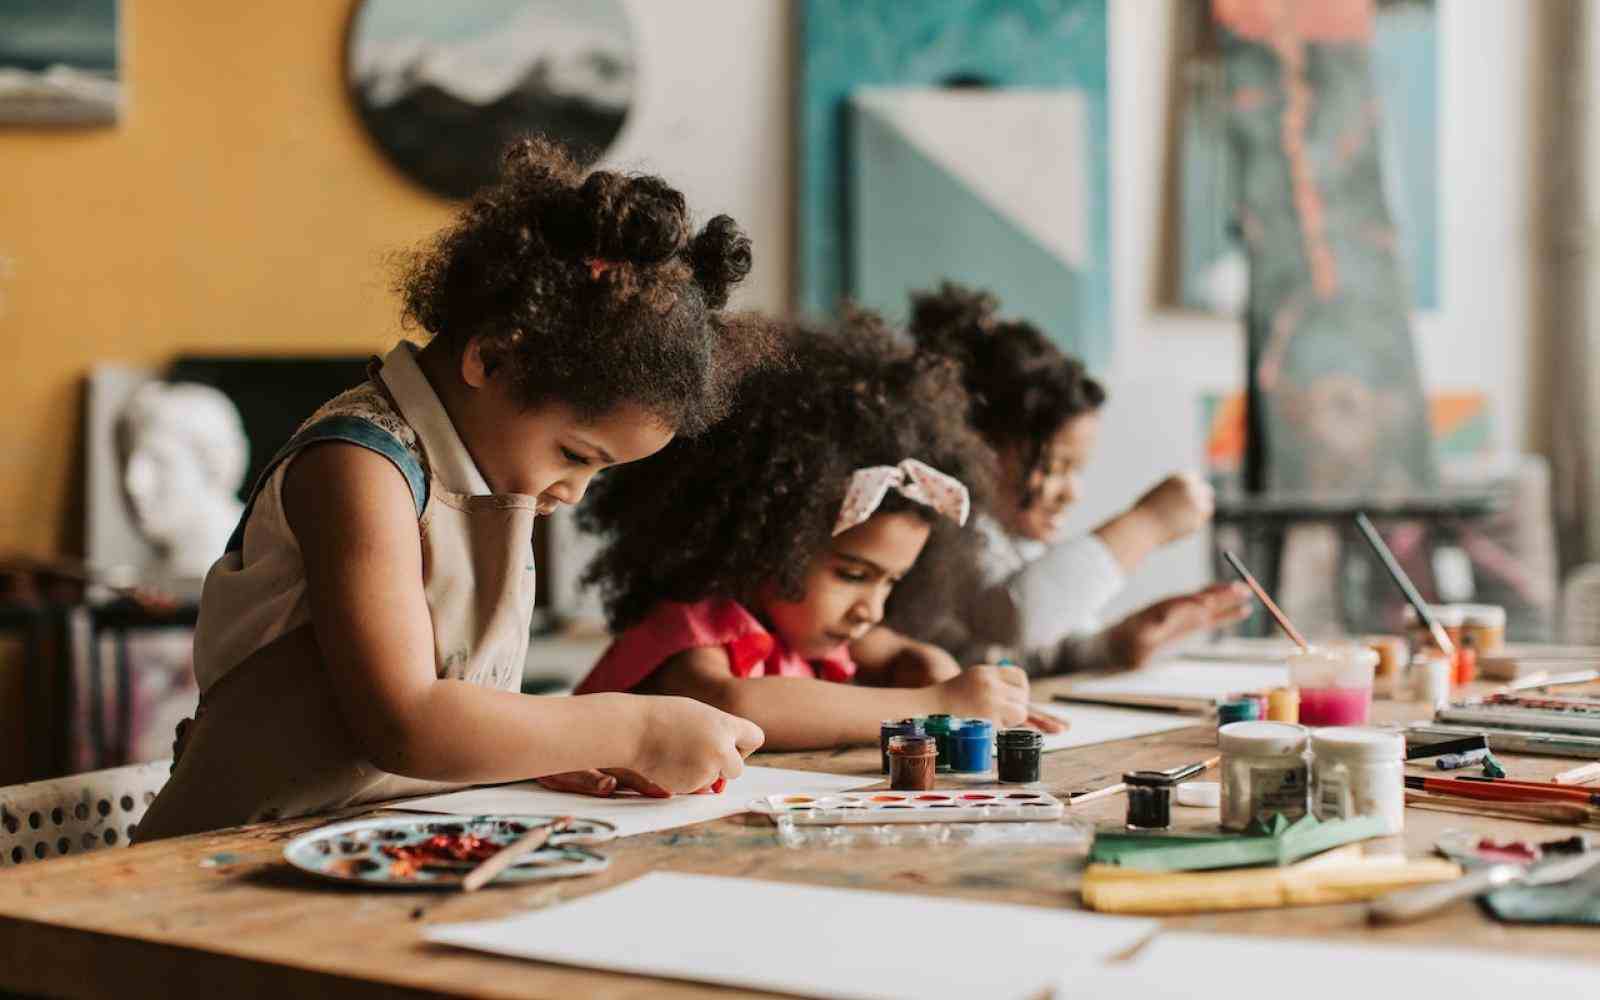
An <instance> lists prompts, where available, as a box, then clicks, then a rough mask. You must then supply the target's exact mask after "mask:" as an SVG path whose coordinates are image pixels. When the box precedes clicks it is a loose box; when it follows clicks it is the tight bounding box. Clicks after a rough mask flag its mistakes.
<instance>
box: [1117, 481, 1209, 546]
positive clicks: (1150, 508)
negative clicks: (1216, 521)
mask: <svg viewBox="0 0 1600 1000" xmlns="http://www.w3.org/2000/svg"><path fill="white" fill-rule="evenodd" d="M1216 506H1217V496H1216V491H1214V490H1213V489H1212V488H1211V485H1210V484H1209V483H1207V482H1206V481H1205V480H1203V479H1201V478H1200V477H1199V476H1197V475H1195V474H1194V473H1192V472H1183V473H1177V474H1174V475H1171V476H1168V477H1167V478H1165V479H1163V480H1162V481H1161V482H1159V483H1157V484H1156V485H1155V486H1153V487H1151V488H1150V490H1149V492H1147V493H1145V495H1144V496H1142V497H1140V498H1139V500H1138V502H1137V503H1135V504H1134V505H1133V509H1134V511H1135V512H1138V513H1140V514H1143V515H1145V516H1146V517H1147V518H1149V520H1150V522H1151V524H1152V525H1153V526H1154V527H1155V529H1156V531H1157V533H1158V537H1159V539H1160V541H1161V544H1163V545H1165V544H1167V543H1169V542H1175V541H1177V540H1178V539H1180V538H1186V537H1188V536H1189V535H1192V534H1194V533H1195V532H1196V531H1199V530H1200V529H1201V528H1202V527H1204V526H1205V524H1206V522H1207V521H1209V520H1211V514H1212V512H1213V511H1215V510H1216Z"/></svg>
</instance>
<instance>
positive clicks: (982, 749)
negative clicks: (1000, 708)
mask: <svg viewBox="0 0 1600 1000" xmlns="http://www.w3.org/2000/svg"><path fill="white" fill-rule="evenodd" d="M949 740H950V770H952V771H957V772H960V773H962V774H983V773H985V772H986V771H988V770H989V766H990V763H991V762H992V761H993V760H994V724H993V723H991V722H988V721H986V720H984V719H968V720H966V723H965V724H964V725H963V726H962V727H961V728H960V729H956V730H954V731H952V732H951V733H950V737H949Z"/></svg>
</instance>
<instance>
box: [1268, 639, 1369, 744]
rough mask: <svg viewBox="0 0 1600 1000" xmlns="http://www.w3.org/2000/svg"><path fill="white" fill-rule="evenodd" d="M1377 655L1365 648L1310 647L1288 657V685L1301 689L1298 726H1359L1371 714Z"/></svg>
mask: <svg viewBox="0 0 1600 1000" xmlns="http://www.w3.org/2000/svg"><path fill="white" fill-rule="evenodd" d="M1377 668H1378V654H1377V653H1374V652H1373V651H1372V650H1370V649H1368V648H1366V647H1365V646H1357V645H1354V644H1342V645H1341V644H1334V645H1328V646H1313V647H1311V648H1310V649H1308V650H1304V651H1302V652H1298V653H1293V654H1291V655H1290V657H1289V681H1290V683H1292V684H1293V685H1294V686H1295V687H1297V688H1299V689H1300V723H1301V725H1306V726H1359V725H1361V724H1362V723H1364V722H1366V721H1367V714H1368V713H1369V712H1371V711H1372V678H1373V675H1374V673H1375V672H1376V671H1377Z"/></svg>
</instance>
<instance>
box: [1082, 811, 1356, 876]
mask: <svg viewBox="0 0 1600 1000" xmlns="http://www.w3.org/2000/svg"><path fill="white" fill-rule="evenodd" d="M1381 836H1383V824H1382V823H1381V822H1380V821H1378V820H1376V819H1373V818H1371V817H1365V816H1364V817H1359V818H1357V819H1345V820H1328V821H1326V822H1324V821H1322V820H1318V819H1317V818H1316V817H1315V816H1302V817H1301V818H1300V819H1298V820H1296V821H1294V822H1292V823H1291V822H1289V821H1288V820H1287V819H1285V818H1284V817H1281V816H1280V817H1277V818H1276V819H1274V820H1273V821H1272V822H1271V823H1270V824H1261V825H1258V826H1256V827H1255V828H1253V829H1252V831H1251V832H1250V833H1243V834H1240V833H1221V834H1216V833H1175V834H1159V833H1158V834H1147V833H1133V832H1121V831H1116V830H1109V831H1101V832H1099V833H1097V834H1096V836H1095V840H1094V846H1093V847H1092V848H1090V850H1089V862H1090V863H1091V864H1103V865H1115V866H1120V867H1124V868H1137V869H1139V870H1140V871H1147V872H1179V871H1205V870H1208V869H1214V868H1245V867H1251V866H1256V865H1273V866H1276V867H1281V866H1283V865H1287V864H1292V863H1294V862H1296V861H1300V860H1302V859H1304V858H1309V857H1311V856H1312V855H1314V854H1321V853H1322V852H1323V851H1328V850H1332V849H1333V848H1336V847H1342V846H1344V845H1346V844H1353V843H1356V842H1357V841H1361V840H1369V839H1371V838H1373V837H1381Z"/></svg>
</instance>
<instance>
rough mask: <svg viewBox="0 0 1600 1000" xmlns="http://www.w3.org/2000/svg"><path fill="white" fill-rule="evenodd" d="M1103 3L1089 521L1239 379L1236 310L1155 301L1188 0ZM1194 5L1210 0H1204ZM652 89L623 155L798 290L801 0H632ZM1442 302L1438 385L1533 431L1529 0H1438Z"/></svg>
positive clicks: (1191, 443) (1153, 566)
mask: <svg viewBox="0 0 1600 1000" xmlns="http://www.w3.org/2000/svg"><path fill="white" fill-rule="evenodd" d="M1182 2H1190V0H1114V2H1111V3H1110V25H1111V27H1110V46H1111V97H1110V99H1111V118H1112V122H1111V141H1112V152H1111V156H1112V166H1111V176H1112V198H1113V204H1112V218H1111V224H1112V234H1111V242H1112V254H1113V258H1114V260H1113V264H1114V268H1113V305H1112V310H1113V318H1114V322H1115V326H1116V331H1117V342H1116V351H1115V356H1114V361H1113V365H1112V369H1111V371H1110V372H1108V373H1107V374H1108V381H1109V382H1110V385H1111V389H1112V396H1111V404H1110V408H1109V410H1108V411H1107V414H1106V416H1107V420H1106V421H1105V424H1106V427H1105V434H1104V438H1103V443H1102V445H1101V448H1100V453H1099V455H1098V457H1097V458H1096V459H1095V461H1094V462H1093V464H1092V466H1091V468H1090V469H1089V472H1088V481H1089V495H1088V497H1087V499H1086V500H1085V502H1084V503H1083V505H1082V509H1081V510H1080V511H1079V512H1078V514H1077V516H1076V518H1075V524H1076V525H1078V526H1080V527H1083V528H1088V527H1091V526H1092V525H1093V524H1094V523H1096V522H1098V521H1099V520H1101V519H1103V518H1104V517H1105V516H1107V515H1108V514H1110V513H1112V512H1114V511H1115V510H1116V509H1118V508H1119V507H1120V506H1121V505H1124V504H1126V503H1128V502H1129V501H1130V500H1131V499H1132V498H1133V497H1134V496H1135V495H1137V493H1138V492H1139V491H1140V490H1142V489H1143V488H1144V487H1145V486H1146V485H1148V484H1149V483H1151V482H1152V481H1154V480H1155V479H1157V478H1159V477H1160V476H1161V475H1162V474H1164V473H1165V472H1167V471H1169V470H1172V469H1175V468H1183V467H1193V466H1197V465H1198V464H1199V460H1200V428H1199V420H1198V413H1197V409H1198V404H1197V402H1196V400H1197V397H1198V395H1199V394H1200V393H1201V392H1202V391H1206V390H1212V391H1215V390H1217V389H1228V388H1233V387H1237V386H1239V385H1241V384H1242V377H1243V376H1242V371H1243V362H1244V346H1243V343H1242V335H1241V333H1240V330H1239V325H1238V323H1237V322H1233V321H1226V320H1218V319H1215V318H1211V317H1205V316H1200V315H1192V314H1180V313H1174V312H1171V311H1166V310H1163V309H1160V308H1158V307H1157V306H1156V305H1155V304H1154V298H1155V291H1154V289H1155V283H1156V276H1157V274H1158V273H1159V266H1160V259H1161V258H1160V256H1159V255H1160V253H1161V246H1160V239H1161V237H1162V233H1161V218H1160V209H1161V199H1162V183H1163V181H1162V178H1163V176H1164V158H1165V157H1166V156H1167V155H1168V150H1167V149H1166V146H1165V143H1166V138H1165V137H1166V135H1167V127H1166V122H1165V116H1166V112H1167V84H1168V79H1167V78H1168V72H1169V68H1170V65H1169V64H1170V56H1171V51H1170V50H1171V45H1172V41H1173V28H1174V24H1173V20H1174V12H1175V10H1176V4H1177V3H1182ZM1194 2H1198V0H1194ZM628 6H629V12H630V14H631V16H632V18H633V22H634V25H635V30H636V31H637V35H638V49H639V53H640V58H641V67H640V69H641V84H642V85H641V87H640V100H639V103H638V105H637V106H636V107H635V109H634V111H633V113H632V115H631V117H630V119H629V121H628V123H627V125H626V127H625V129H624V132H623V135H622V136H621V138H620V141H619V144H618V146H617V148H616V149H615V151H614V153H613V155H612V156H611V157H610V160H611V161H612V162H613V163H620V164H622V165H624V166H627V165H633V166H639V167H648V168H650V169H654V170H658V171H660V172H661V173H663V174H665V175H666V176H667V177H669V178H671V179H672V181H673V182H674V183H676V184H677V185H679V186H680V187H682V188H683V189H684V190H685V192H686V193H687V194H688V196H689V197H690V199H691V202H692V204H694V205H695V206H696V207H697V209H698V210H700V211H701V212H703V213H705V214H711V213H714V212H721V211H726V212H728V213H730V214H732V215H733V216H734V217H735V218H737V219H738V220H739V221H740V222H741V223H742V224H744V226H745V228H746V230H747V231H748V232H749V233H750V234H751V236H752V237H753V238H754V240H755V270H754V272H753V274H752V276H751V279H750V281H749V282H748V283H747V285H746V287H745V289H744V291H743V292H742V293H741V294H740V297H739V300H738V301H739V303H741V304H743V305H747V306H751V307H757V308H762V309H771V310H781V309H783V308H785V307H786V306H787V305H788V303H789V301H790V294H789V293H790V289H791V287H792V285H791V279H790V270H791V262H792V259H793V254H792V247H793V243H794V231H793V209H792V198H793V192H794V190H795V184H794V177H793V166H794V163H795V156H794V152H795V140H794V128H793V109H794V106H795V101H794V98H793V94H794V92H793V83H792V80H793V75H794V72H795V69H796V59H795V53H794V47H795V39H794V37H793V33H792V25H793V23H794V18H793V8H792V5H791V2H790V0H673V2H672V3H660V2H652V0H628ZM1439 6H1440V24H1441V34H1442V41H1441V45H1442V50H1441V59H1440V62H1441V74H1442V80H1441V114H1442V116H1443V121H1442V123H1441V128H1440V136H1441V154H1440V158H1441V164H1440V177H1441V185H1442V187H1441V191H1440V197H1441V199H1442V202H1441V204H1442V210H1441V257H1442V265H1441V282H1442V285H1441V295H1442V303H1443V305H1442V308H1441V309H1440V310H1439V311H1438V312H1436V313H1432V314H1428V315H1422V316H1419V317H1418V318H1417V323H1416V327H1415V329H1416V333H1417V337H1418V343H1419V350H1420V352H1421V362H1422V370H1423V374H1424V378H1425V380H1426V382H1427V384H1428V386H1429V388H1431V389H1445V388H1481V389H1484V390H1486V391H1487V392H1488V393H1489V394H1490V396H1491V398H1492V400H1493V402H1494V406H1495V423H1496V426H1497V428H1498V433H1499V440H1500V443H1501V444H1502V445H1503V446H1505V447H1507V448H1522V447H1524V446H1526V444H1527V442H1528V439H1529V437H1530V434H1529V423H1528V409H1529V398H1528V393H1527V391H1526V387H1527V385H1528V384H1529V375H1530V372H1529V367H1530V358H1536V357H1538V354H1537V353H1536V352H1535V351H1534V350H1533V349H1532V348H1531V347H1530V340H1531V338H1532V337H1533V333H1534V331H1532V329H1531V325H1530V319H1531V314H1530V308H1529V302H1530V274H1531V269H1532V267H1533V260H1532V257H1531V246H1532V235H1531V233H1530V214H1529V208H1530V202H1531V194H1530V190H1531V189H1530V184H1531V163H1532V156H1533V153H1532V148H1531V144H1532V142H1533V138H1534V134H1533V131H1532V129H1531V127H1530V123H1529V116H1530V108H1531V106H1532V103H1531V98H1530V96H1529V91H1530V86H1531V83H1532V81H1531V79H1530V56H1531V53H1532V48H1533V31H1532V28H1533V25H1532V19H1533V16H1534V14H1533V11H1532V7H1533V5H1530V4H1522V3H1498V2H1493V3H1491V2H1483V0H1439ZM1208 572H1209V563H1208V560H1207V558H1206V550H1205V541H1204V540H1202V539H1196V540H1194V541H1191V542H1189V543H1186V544H1184V545H1181V546H1177V547H1175V548H1174V549H1172V550H1171V551H1169V552H1165V553H1162V554H1160V555H1158V556H1157V557H1155V558H1153V559H1152V560H1151V561H1150V562H1149V563H1148V564H1147V566H1146V567H1145V568H1144V569H1143V571H1142V572H1141V573H1140V574H1139V575H1138V576H1137V578H1136V579H1135V581H1134V583H1133V585H1132V586H1131V587H1130V590H1129V592H1128V593H1127V594H1126V595H1125V599H1124V600H1123V601H1122V602H1121V606H1124V607H1131V606H1136V605H1137V604H1142V603H1144V602H1146V601H1148V600H1149V599H1150V598H1152V597H1154V596H1156V595H1158V594H1161V593H1167V592H1171V591H1174V590H1177V589H1181V588H1184V587H1188V586H1192V585H1195V584H1198V583H1199V582H1201V581H1202V580H1203V579H1204V577H1205V575H1206V573H1208Z"/></svg>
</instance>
